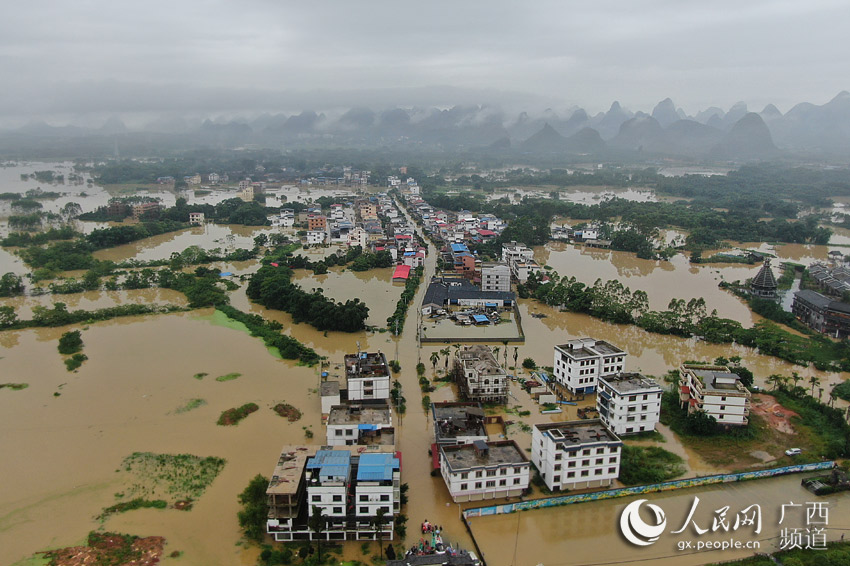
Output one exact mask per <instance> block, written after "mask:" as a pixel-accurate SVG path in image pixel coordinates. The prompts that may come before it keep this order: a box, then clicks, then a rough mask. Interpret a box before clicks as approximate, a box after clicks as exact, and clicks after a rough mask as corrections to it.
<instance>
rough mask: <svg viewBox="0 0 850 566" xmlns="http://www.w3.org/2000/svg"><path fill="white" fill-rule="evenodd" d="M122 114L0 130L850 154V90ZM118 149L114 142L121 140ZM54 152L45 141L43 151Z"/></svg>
mask: <svg viewBox="0 0 850 566" xmlns="http://www.w3.org/2000/svg"><path fill="white" fill-rule="evenodd" d="M124 119H125V118H124V117H122V116H109V117H104V118H103V121H102V122H100V123H99V124H97V125H94V126H91V127H81V126H77V125H51V124H48V123H47V122H45V121H43V120H33V121H31V122H29V123H27V124H26V125H24V126H22V127H20V128H18V129H15V130H8V131H5V132H0V151H3V152H5V154H7V155H18V154H20V152H26V153H27V154H32V153H33V151H35V152H36V154H37V153H38V151H39V149H38V148H50V151H51V152H54V153H57V154H60V155H66V156H67V155H86V154H85V153H81V152H83V151H85V148H97V149H96V150H94V149H92V151H96V153H94V154H93V155H100V153H99V152H101V151H103V152H104V153H105V155H111V154H112V153H113V152H114V151H121V152H122V153H123V152H124V148H126V149H127V150H128V151H131V152H132V151H138V152H144V151H151V152H154V153H156V152H157V151H158V149H159V148H162V149H165V150H168V149H169V148H175V147H176V148H184V149H185V148H193V147H205V146H206V147H209V146H213V147H221V148H226V147H237V146H243V145H245V144H251V145H255V146H258V147H280V146H281V145H285V146H286V147H292V148H298V147H313V148H323V147H327V148H330V147H335V148H371V149H378V150H380V149H382V148H389V149H392V150H393V151H417V152H421V151H435V152H446V151H450V152H455V151H472V152H474V153H476V154H485V155H486V154H488V153H494V154H496V153H498V154H511V153H516V154H525V155H528V154H535V153H540V154H542V155H549V156H561V155H564V156H569V155H588V154H590V155H594V156H598V157H599V158H600V159H603V158H606V157H610V158H616V159H642V158H653V159H655V158H658V157H664V156H670V157H687V158H698V159H703V158H705V159H723V160H734V159H741V160H745V161H746V160H751V159H757V158H762V157H772V156H775V155H777V153H776V152H777V151H779V152H782V155H786V156H788V155H795V154H796V155H799V156H801V157H803V158H805V159H808V158H811V157H812V156H828V157H830V158H831V159H840V160H843V161H846V158H847V156H848V154H850V93H848V92H841V93H839V94H838V95H837V96H836V97H835V98H833V99H832V100H830V101H828V102H827V103H825V104H822V105H816V104H811V103H807V102H803V103H800V104H797V105H796V106H794V107H793V108H791V109H790V110H789V111H788V112H786V113H785V114H783V113H782V112H781V111H780V110H779V109H778V108H777V107H776V106H774V105H772V104H767V105H765V106H764V109H763V110H762V111H761V112H759V113H752V112H749V111H748V109H747V105H746V104H745V103H743V102H739V103H737V104H735V105H733V106H732V107H731V108H729V109H728V110H724V109H721V108H717V107H710V108H707V109H705V110H701V111H699V112H697V113H696V114H695V115H694V117H693V118H689V117H687V116H686V114H685V113H684V112H683V111H682V110H681V109H680V108H676V106H675V104H674V103H673V101H672V100H671V99H669V98H667V99H664V100H662V101H661V102H659V103H658V104H657V105H655V107H654V108H653V109H652V114H651V115H650V114H647V113H645V112H642V111H639V112H636V113H634V112H631V111H629V110H626V109H624V108H623V107H622V106H621V105H620V104H619V103H618V102H614V103H612V104H611V106H610V108H609V109H608V111H607V112H600V113H598V114H596V115H594V116H590V115H588V112H587V111H586V110H584V109H582V108H571V109H568V110H565V111H563V113H560V114H559V113H558V112H556V111H555V110H554V109H551V108H547V109H545V110H544V111H542V112H537V113H533V112H530V111H527V112H517V113H514V114H511V113H508V112H505V111H504V110H502V109H500V108H498V107H493V106H487V105H462V106H453V107H450V108H434V107H412V108H402V107H398V108H385V109H374V108H367V107H362V106H358V107H354V108H350V109H341V110H334V111H332V112H329V113H327V114H326V113H323V112H321V111H320V110H319V109H306V110H303V111H301V112H296V113H292V114H289V113H288V114H282V113H272V112H267V113H263V114H260V115H257V116H254V117H250V118H245V117H237V118H229V117H228V118H223V117H220V116H219V117H209V118H206V119H204V118H200V117H198V116H194V117H188V116H177V115H165V116H162V117H161V118H153V117H152V118H149V119H148V123H147V125H145V126H144V127H143V128H142V129H136V130H133V129H132V128H130V127H128V126H127V125H126V124H125V122H124V121H123V120H124ZM116 148H118V149H117V150H116ZM45 151H46V150H45Z"/></svg>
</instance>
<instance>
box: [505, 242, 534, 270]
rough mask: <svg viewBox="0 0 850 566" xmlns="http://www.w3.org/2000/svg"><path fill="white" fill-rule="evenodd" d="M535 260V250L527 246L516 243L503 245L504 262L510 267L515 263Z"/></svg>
mask: <svg viewBox="0 0 850 566" xmlns="http://www.w3.org/2000/svg"><path fill="white" fill-rule="evenodd" d="M533 259H534V250H532V249H531V248H529V247H528V246H526V245H525V244H518V243H516V242H511V243H509V244H502V261H503V262H505V263H507V264H508V265H510V264H512V263H513V262H514V261H523V260H533Z"/></svg>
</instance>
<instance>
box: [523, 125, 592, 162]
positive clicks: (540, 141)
mask: <svg viewBox="0 0 850 566" xmlns="http://www.w3.org/2000/svg"><path fill="white" fill-rule="evenodd" d="M519 150H520V151H522V152H524V153H538V154H539V153H569V154H576V155H585V154H599V153H601V152H602V151H604V150H605V142H604V141H603V140H602V137H601V136H600V135H599V132H597V131H596V130H594V129H593V128H584V129H582V130H580V131H578V132H576V133H575V134H573V135H571V136H569V137H564V136H562V135H561V134H559V133H558V132H556V131H555V128H553V127H552V126H550V125H549V124H546V125H545V126H543V129H542V130H540V131H539V132H537V133H536V134H534V135H533V136H531V137H530V138H528V139H527V140H525V141H524V142H522V143H521V144H520V145H519Z"/></svg>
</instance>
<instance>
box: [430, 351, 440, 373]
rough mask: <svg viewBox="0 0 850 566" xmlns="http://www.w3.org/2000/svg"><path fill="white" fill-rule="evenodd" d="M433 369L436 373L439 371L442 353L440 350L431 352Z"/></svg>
mask: <svg viewBox="0 0 850 566" xmlns="http://www.w3.org/2000/svg"><path fill="white" fill-rule="evenodd" d="M430 359H431V370H432V371H433V372H434V373H436V372H437V362H439V361H440V353H439V352H431V358H430Z"/></svg>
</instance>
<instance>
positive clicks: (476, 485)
mask: <svg viewBox="0 0 850 566" xmlns="http://www.w3.org/2000/svg"><path fill="white" fill-rule="evenodd" d="M475 489H481V482H480V481H477V482H475Z"/></svg>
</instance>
